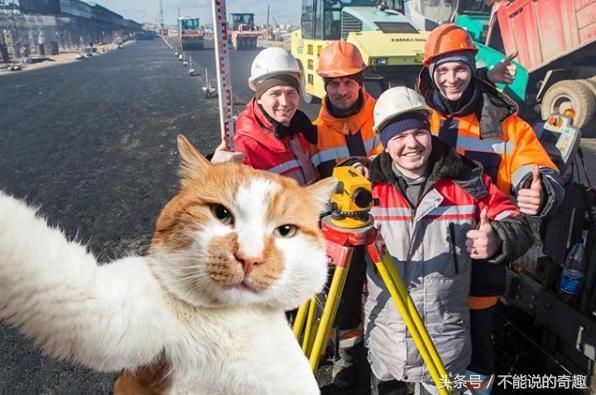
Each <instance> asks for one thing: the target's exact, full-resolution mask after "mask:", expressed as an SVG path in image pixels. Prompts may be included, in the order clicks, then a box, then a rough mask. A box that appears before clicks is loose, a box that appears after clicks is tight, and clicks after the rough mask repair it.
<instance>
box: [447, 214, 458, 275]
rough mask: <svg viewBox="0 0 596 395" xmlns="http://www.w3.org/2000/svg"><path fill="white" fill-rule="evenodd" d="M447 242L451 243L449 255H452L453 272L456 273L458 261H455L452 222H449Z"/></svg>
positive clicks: (453, 225) (453, 226)
mask: <svg viewBox="0 0 596 395" xmlns="http://www.w3.org/2000/svg"><path fill="white" fill-rule="evenodd" d="M449 244H450V245H451V256H452V257H453V266H454V268H455V274H458V273H459V262H458V261H457V250H456V249H455V224H454V223H453V222H449Z"/></svg>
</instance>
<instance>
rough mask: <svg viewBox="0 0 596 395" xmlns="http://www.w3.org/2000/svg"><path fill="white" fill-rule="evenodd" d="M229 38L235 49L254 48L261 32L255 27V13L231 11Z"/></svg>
mask: <svg viewBox="0 0 596 395" xmlns="http://www.w3.org/2000/svg"><path fill="white" fill-rule="evenodd" d="M231 16H232V23H231V26H232V33H231V35H230V39H231V42H232V46H233V47H234V49H236V50H244V49H256V48H257V39H258V38H259V36H260V35H261V32H260V31H259V30H257V29H256V27H255V14H252V13H232V14H231Z"/></svg>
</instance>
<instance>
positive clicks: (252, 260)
mask: <svg viewBox="0 0 596 395" xmlns="http://www.w3.org/2000/svg"><path fill="white" fill-rule="evenodd" d="M234 256H235V258H236V260H237V261H238V262H240V264H241V265H242V269H243V270H244V273H246V274H248V273H250V271H251V270H252V268H253V266H256V265H260V264H261V263H263V257H262V256H246V255H245V254H244V253H242V252H241V251H238V252H236V253H235V254H234Z"/></svg>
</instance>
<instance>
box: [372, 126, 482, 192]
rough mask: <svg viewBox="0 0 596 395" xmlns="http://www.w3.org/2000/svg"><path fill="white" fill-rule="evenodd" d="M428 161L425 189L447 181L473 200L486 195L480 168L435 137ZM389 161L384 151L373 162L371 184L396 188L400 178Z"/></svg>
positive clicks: (389, 158) (433, 137)
mask: <svg viewBox="0 0 596 395" xmlns="http://www.w3.org/2000/svg"><path fill="white" fill-rule="evenodd" d="M428 160H429V163H430V166H431V171H430V175H429V176H428V178H427V182H426V186H427V187H426V190H428V189H429V188H430V187H432V185H434V184H435V183H436V182H437V181H440V180H443V179H450V180H453V182H455V183H456V184H458V185H459V186H460V187H462V188H463V189H464V190H466V192H468V193H469V194H470V195H472V196H473V197H474V198H476V199H482V198H483V197H485V196H487V195H488V191H487V190H486V186H485V185H484V182H483V181H482V177H481V174H482V166H481V165H480V164H479V163H477V162H474V161H472V160H470V159H467V158H464V157H462V156H460V155H458V154H457V153H456V152H455V151H454V150H453V149H452V148H451V147H450V146H449V145H448V144H447V143H445V142H443V141H442V140H440V139H439V138H438V137H435V136H432V152H431V154H430V157H429V159H428ZM392 162H393V161H392V159H391V157H390V156H389V154H388V153H387V152H383V153H382V154H381V155H379V156H377V157H376V158H375V159H374V160H373V162H372V164H371V166H370V180H371V182H372V183H373V185H374V184H377V183H388V184H391V185H395V186H398V185H399V177H398V176H397V175H396V174H395V172H394V171H393V169H392V167H391V164H392ZM425 192H426V191H425Z"/></svg>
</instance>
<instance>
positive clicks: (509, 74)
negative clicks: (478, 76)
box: [486, 51, 517, 85]
mask: <svg viewBox="0 0 596 395" xmlns="http://www.w3.org/2000/svg"><path fill="white" fill-rule="evenodd" d="M516 57H517V51H516V52H514V53H512V54H511V55H508V56H507V57H506V58H505V59H503V60H502V61H500V62H499V63H497V64H496V65H495V66H494V67H493V68H492V69H490V70H489V71H488V73H486V76H487V78H488V79H489V80H490V81H491V82H492V83H495V84H497V83H503V84H507V85H508V84H511V83H512V82H513V80H514V79H515V75H516V74H517V66H516V65H515V64H513V63H511V61H512V60H513V59H515V58H516Z"/></svg>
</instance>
